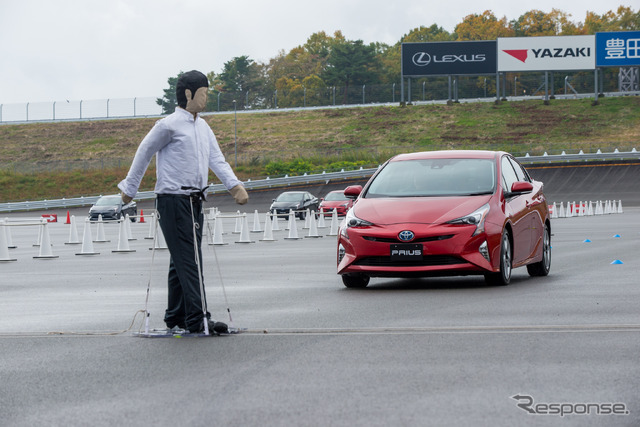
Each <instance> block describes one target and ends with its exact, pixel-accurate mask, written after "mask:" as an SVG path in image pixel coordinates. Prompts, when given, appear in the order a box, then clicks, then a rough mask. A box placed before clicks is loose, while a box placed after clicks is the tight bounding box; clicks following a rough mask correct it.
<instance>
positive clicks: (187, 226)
mask: <svg viewBox="0 0 640 427" xmlns="http://www.w3.org/2000/svg"><path fill="white" fill-rule="evenodd" d="M208 87H209V82H208V81H207V77H206V76H205V75H204V74H202V73H201V72H199V71H195V70H194V71H189V72H186V73H183V74H181V75H180V76H179V78H178V81H177V84H176V98H177V101H178V108H176V110H175V112H174V113H173V114H170V115H169V116H167V117H165V118H163V119H161V120H158V121H157V122H156V124H155V125H154V127H153V128H152V129H151V131H150V132H149V133H148V134H147V136H145V138H144V139H143V140H142V142H141V143H140V146H139V147H138V150H137V151H136V154H135V157H134V158H133V162H132V164H131V168H130V170H129V173H128V174H127V177H126V178H125V179H124V180H122V181H121V182H120V183H119V184H118V188H119V189H120V190H121V191H122V192H121V195H122V200H123V202H125V203H127V202H129V201H131V199H133V198H134V197H135V196H136V193H137V191H138V187H139V186H140V181H141V180H142V177H143V176H144V174H145V171H146V170H147V167H148V166H149V162H150V161H151V158H152V157H153V155H154V154H156V175H157V181H156V186H155V190H154V191H155V193H156V208H157V212H158V221H159V223H160V227H161V229H162V233H163V234H164V237H165V240H166V242H167V247H168V248H169V252H170V255H171V257H170V261H169V277H168V286H169V298H168V306H167V310H166V312H165V316H164V321H165V323H166V325H167V327H168V328H170V329H172V328H181V329H187V330H188V331H189V332H192V333H201V332H209V333H214V332H217V333H224V332H226V331H227V325H226V324H224V323H223V322H215V321H213V320H211V314H210V313H209V311H208V310H207V307H206V295H205V290H204V281H203V276H202V262H201V260H202V250H201V244H202V229H203V220H204V215H203V210H202V203H203V201H204V198H205V190H206V187H207V178H208V175H209V169H211V170H212V171H213V172H214V173H215V175H216V176H217V177H218V178H219V179H220V181H222V184H223V185H224V186H225V187H226V188H227V190H228V191H229V192H230V193H231V195H232V196H233V198H234V199H235V201H236V203H238V204H241V205H243V204H245V203H247V201H248V200H249V196H248V194H247V192H246V190H245V188H244V186H243V185H242V183H241V182H240V181H239V180H238V178H237V177H236V175H235V173H234V172H233V170H232V169H231V166H230V165H229V163H228V162H227V161H226V160H225V158H224V155H223V154H222V152H221V151H220V147H219V146H218V142H217V140H216V137H215V135H214V134H213V131H212V130H211V128H210V127H209V125H208V124H207V122H206V121H205V120H204V119H202V118H201V117H200V115H199V114H198V113H200V112H202V111H204V109H205V105H206V101H207V90H208Z"/></svg>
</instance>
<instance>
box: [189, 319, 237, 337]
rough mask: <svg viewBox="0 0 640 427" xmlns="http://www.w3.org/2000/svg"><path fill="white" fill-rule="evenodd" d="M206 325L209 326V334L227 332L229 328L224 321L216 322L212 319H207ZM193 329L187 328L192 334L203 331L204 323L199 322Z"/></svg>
mask: <svg viewBox="0 0 640 427" xmlns="http://www.w3.org/2000/svg"><path fill="white" fill-rule="evenodd" d="M207 326H208V327H209V333H210V334H227V333H229V328H228V327H227V325H226V323H222V322H216V321H214V320H207ZM193 329H194V330H191V329H189V332H191V333H193V334H202V333H204V325H203V324H202V323H200V324H199V327H197V328H193Z"/></svg>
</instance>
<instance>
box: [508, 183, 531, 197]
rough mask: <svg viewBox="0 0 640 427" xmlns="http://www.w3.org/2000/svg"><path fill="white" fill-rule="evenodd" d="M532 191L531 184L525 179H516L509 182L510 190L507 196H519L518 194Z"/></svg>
mask: <svg viewBox="0 0 640 427" xmlns="http://www.w3.org/2000/svg"><path fill="white" fill-rule="evenodd" d="M532 191H533V184H531V183H530V182H526V181H516V182H514V183H513V184H511V191H510V192H509V196H519V195H520V194H527V193H531V192H532Z"/></svg>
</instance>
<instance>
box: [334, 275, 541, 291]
mask: <svg viewBox="0 0 640 427" xmlns="http://www.w3.org/2000/svg"><path fill="white" fill-rule="evenodd" d="M527 283H533V280H532V279H531V278H530V277H528V276H521V277H518V276H514V277H512V278H511V283H510V284H509V285H508V286H495V285H488V284H487V283H486V282H485V281H484V277H482V276H455V277H412V278H377V279H372V280H371V282H369V285H368V286H367V287H366V288H348V289H347V288H345V290H350V291H354V290H355V291H370V292H372V291H408V290H409V291H410V290H455V289H509V288H511V287H516V286H520V285H524V284H527Z"/></svg>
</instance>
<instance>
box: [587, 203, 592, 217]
mask: <svg viewBox="0 0 640 427" xmlns="http://www.w3.org/2000/svg"><path fill="white" fill-rule="evenodd" d="M592 205H593V202H592V201H591V200H589V204H588V205H587V216H593V206H592Z"/></svg>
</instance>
